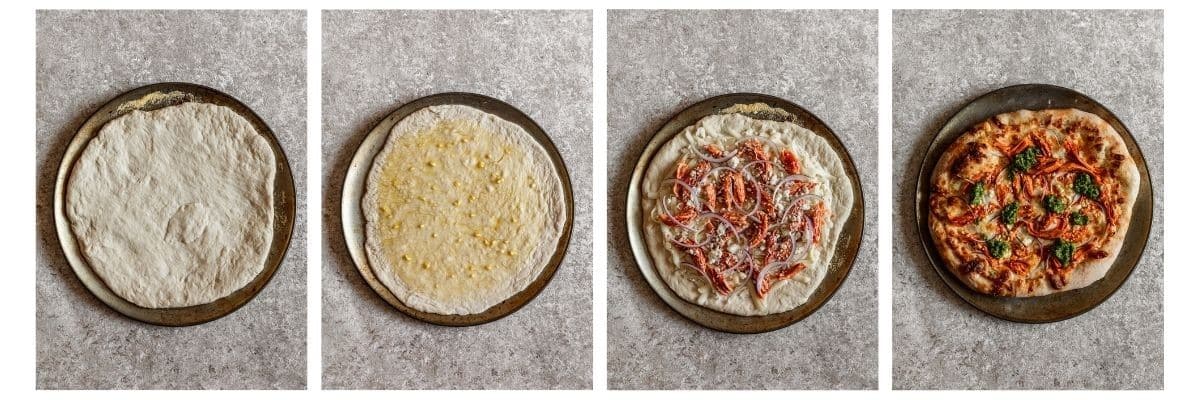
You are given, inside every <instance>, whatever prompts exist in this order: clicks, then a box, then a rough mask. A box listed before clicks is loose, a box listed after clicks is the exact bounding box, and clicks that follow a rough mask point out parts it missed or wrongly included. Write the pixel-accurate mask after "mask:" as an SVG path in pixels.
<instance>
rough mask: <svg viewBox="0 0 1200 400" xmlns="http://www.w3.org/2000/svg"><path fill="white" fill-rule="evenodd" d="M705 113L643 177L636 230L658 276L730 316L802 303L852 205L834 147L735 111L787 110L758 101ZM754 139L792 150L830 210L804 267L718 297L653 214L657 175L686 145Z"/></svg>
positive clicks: (666, 171)
mask: <svg viewBox="0 0 1200 400" xmlns="http://www.w3.org/2000/svg"><path fill="white" fill-rule="evenodd" d="M724 112H725V113H724V114H718V115H711V116H708V117H705V118H703V119H701V120H700V121H699V122H697V123H696V124H695V125H692V126H690V127H687V128H685V129H684V130H682V131H680V133H679V134H677V135H676V136H675V137H674V138H673V139H671V140H670V141H668V142H667V143H666V144H664V145H663V147H662V148H661V149H660V150H659V151H658V153H657V154H655V156H654V158H653V159H652V160H651V162H650V164H649V166H648V168H647V169H646V178H645V179H644V180H643V182H642V187H641V190H642V200H641V206H642V214H643V226H642V228H643V232H644V236H645V241H646V247H647V248H648V249H649V253H650V255H651V257H652V258H653V260H654V266H655V268H656V269H657V270H658V273H659V276H661V277H662V278H663V280H664V281H666V283H667V285H668V286H669V287H670V288H671V290H672V291H674V292H675V294H677V295H679V296H680V297H681V298H683V299H685V300H687V301H689V302H692V303H695V304H697V305H700V306H703V307H707V308H710V309H713V310H717V311H721V312H726V313H730V314H736V315H746V316H755V315H767V314H775V313H780V312H784V311H788V310H791V309H794V308H796V307H798V306H800V305H802V304H804V303H805V302H807V301H808V299H809V297H810V296H811V295H812V293H813V292H814V291H815V290H816V287H817V286H818V285H819V284H820V283H821V280H822V279H824V277H825V274H826V272H827V271H828V269H829V264H830V262H831V260H832V259H833V257H834V256H835V254H834V250H835V246H836V245H837V238H838V237H839V236H840V234H841V230H842V228H843V226H844V225H845V222H846V219H847V218H848V217H849V215H850V212H851V210H852V207H853V205H854V191H853V186H852V185H853V184H852V182H851V180H850V177H849V175H847V173H846V169H845V166H844V165H842V161H841V158H840V157H839V156H838V154H837V152H836V151H835V150H834V149H833V147H832V146H831V145H830V144H829V142H828V141H826V140H825V139H824V138H821V137H820V136H818V135H817V134H816V133H813V132H812V131H810V130H808V129H806V128H804V127H801V126H799V125H797V124H794V123H790V122H779V121H773V120H760V119H754V118H751V117H748V116H746V115H743V114H740V113H739V112H772V113H784V114H786V112H784V111H782V110H778V109H772V108H768V107H766V105H765V104H757V103H756V104H753V105H739V107H737V108H731V109H729V110H725V111H724ZM748 137H756V138H759V140H762V141H764V142H765V143H767V144H769V145H771V146H774V147H778V148H781V149H789V150H791V151H792V152H794V153H795V154H796V155H797V156H798V158H799V160H800V162H801V166H802V169H803V170H804V171H805V173H806V174H808V175H811V176H813V177H814V178H816V179H817V180H818V181H819V182H820V183H819V184H818V185H817V188H816V193H819V194H820V195H822V196H823V197H824V198H825V201H826V202H827V203H826V205H827V206H828V209H829V212H828V213H826V215H825V221H824V226H826V227H828V229H825V231H824V232H822V234H821V235H822V236H821V240H820V242H819V243H818V244H816V245H814V246H813V250H812V251H811V253H810V254H809V256H808V257H807V258H806V259H804V260H803V261H804V262H805V263H806V264H807V266H808V267H807V268H805V269H804V270H802V271H800V272H799V273H798V274H796V275H795V276H792V277H791V278H789V279H786V280H783V281H780V282H777V283H775V286H774V287H773V288H772V289H771V290H770V291H769V292H768V293H767V294H766V296H765V297H764V298H762V299H759V298H758V297H756V295H755V294H754V290H753V285H752V284H751V285H745V284H742V285H738V286H737V287H736V288H735V289H734V290H733V292H732V293H730V294H729V295H726V296H722V295H720V294H718V293H717V292H716V290H714V288H713V286H712V285H711V284H710V283H709V281H707V280H706V279H704V278H703V277H702V276H701V275H700V274H699V273H697V272H696V271H695V270H692V269H689V268H687V267H683V266H681V265H680V263H681V262H684V261H685V260H686V259H687V258H688V256H687V255H686V254H685V253H683V252H681V251H680V250H679V249H678V248H676V247H675V246H674V245H672V244H671V243H670V242H668V236H669V235H671V233H670V232H669V229H668V228H667V227H666V226H665V225H664V224H662V223H661V222H660V221H659V220H658V219H657V216H658V215H659V214H658V211H657V207H658V203H659V196H661V195H663V194H664V193H663V192H662V189H661V188H663V181H664V180H665V179H670V178H674V173H675V166H676V161H677V160H678V159H679V157H680V156H681V155H682V154H684V152H686V151H688V149H690V148H694V147H696V146H699V145H703V144H706V143H713V142H717V141H722V140H724V141H737V140H741V139H743V138H748Z"/></svg>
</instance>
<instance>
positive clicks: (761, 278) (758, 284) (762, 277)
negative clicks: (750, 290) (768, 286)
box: [754, 261, 787, 292]
mask: <svg viewBox="0 0 1200 400" xmlns="http://www.w3.org/2000/svg"><path fill="white" fill-rule="evenodd" d="M783 265H787V262H786V261H776V262H773V263H770V264H767V265H766V266H764V267H763V269H762V270H761V271H758V276H757V277H755V278H754V290H755V291H756V292H758V291H762V286H763V282H765V281H766V277H767V275H770V274H771V273H772V272H775V270H776V269H778V268H779V267H780V266H783Z"/></svg>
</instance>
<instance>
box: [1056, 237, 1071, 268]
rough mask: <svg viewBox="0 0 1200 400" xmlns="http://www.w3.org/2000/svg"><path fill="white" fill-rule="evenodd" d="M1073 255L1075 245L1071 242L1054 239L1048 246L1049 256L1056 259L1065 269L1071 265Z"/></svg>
mask: <svg viewBox="0 0 1200 400" xmlns="http://www.w3.org/2000/svg"><path fill="white" fill-rule="evenodd" d="M1074 254H1075V245H1073V244H1071V242H1068V241H1065V240H1062V239H1054V243H1051V244H1050V255H1052V256H1054V258H1057V259H1058V261H1059V262H1061V263H1062V265H1063V266H1064V267H1065V266H1067V265H1068V264H1070V263H1071V256H1072V255H1074Z"/></svg>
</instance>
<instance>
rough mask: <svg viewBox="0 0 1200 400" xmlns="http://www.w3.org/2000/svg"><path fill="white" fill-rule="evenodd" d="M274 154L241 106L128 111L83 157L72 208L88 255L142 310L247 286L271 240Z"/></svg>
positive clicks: (72, 188)
mask: <svg viewBox="0 0 1200 400" xmlns="http://www.w3.org/2000/svg"><path fill="white" fill-rule="evenodd" d="M274 180H275V160H274V153H273V152H272V151H271V147H270V144H269V143H268V142H267V139H266V138H264V137H263V136H261V135H260V134H259V133H258V132H257V131H256V130H255V129H254V127H253V126H252V125H251V124H250V122H249V121H247V120H246V119H245V118H242V116H240V115H238V114H237V113H236V112H234V111H233V110H231V109H229V108H227V107H223V106H218V105H213V104H206V103H194V102H188V103H183V104H180V105H175V106H168V107H164V108H160V109H157V110H154V111H149V112H145V111H132V112H130V113H128V114H125V115H123V116H120V117H118V118H116V119H113V120H112V121H109V122H108V123H107V124H105V125H104V127H103V128H101V129H100V132H99V133H98V134H97V135H96V137H95V138H93V139H92V140H91V141H90V142H89V143H88V144H87V148H85V149H84V151H83V153H82V154H81V155H80V157H79V159H78V160H77V161H76V162H75V165H74V169H73V170H72V172H71V175H70V178H69V181H68V184H67V189H66V191H67V192H66V208H67V210H66V211H67V217H68V218H69V220H70V226H71V231H72V232H73V233H74V234H75V237H76V238H77V239H78V241H79V245H80V248H81V250H82V252H83V254H84V256H85V257H86V259H87V261H88V264H89V265H90V266H91V268H92V270H94V271H95V272H96V275H98V276H99V277H100V279H101V280H103V281H104V283H105V284H106V285H107V286H108V287H109V289H111V290H112V291H113V292H114V293H116V294H117V295H118V296H120V297H121V298H123V299H125V300H128V301H129V302H131V303H133V304H135V305H137V306H139V307H144V308H174V307H187V306H194V305H199V304H206V303H211V302H213V301H215V300H217V299H220V298H222V297H225V296H228V295H229V294H231V293H233V292H234V291H236V290H237V289H240V288H242V287H244V286H246V285H247V284H249V283H250V282H251V281H252V280H253V279H254V277H256V276H257V275H258V274H259V272H261V271H262V269H263V268H264V266H265V263H266V259H267V253H268V251H269V248H270V244H271V236H272V223H273V218H274V215H273V213H272V209H273V204H274V202H273V197H274V193H273V182H274Z"/></svg>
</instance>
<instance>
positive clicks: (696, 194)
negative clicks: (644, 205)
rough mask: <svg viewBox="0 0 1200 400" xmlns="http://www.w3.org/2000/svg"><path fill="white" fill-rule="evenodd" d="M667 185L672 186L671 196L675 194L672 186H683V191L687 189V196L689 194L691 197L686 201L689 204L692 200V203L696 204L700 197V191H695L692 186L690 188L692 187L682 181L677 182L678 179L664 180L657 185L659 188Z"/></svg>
mask: <svg viewBox="0 0 1200 400" xmlns="http://www.w3.org/2000/svg"><path fill="white" fill-rule="evenodd" d="M668 184H670V185H672V186H671V193H672V194H674V193H675V190H674V189H675V186H674V185H679V186H683V188H684V189H687V191H688V193H689V194H691V196H689V197H690V198H689V199H688V200H689V203H690V202H691V200H694V201H696V202H697V203H698V202H699V199H698V197H700V189H697V188H695V187H694V186H692V185H689V184H687V183H685V182H684V181H681V180H678V179H675V178H671V179H664V180H663V181H662V183H660V184H659V186H665V185H668Z"/></svg>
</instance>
